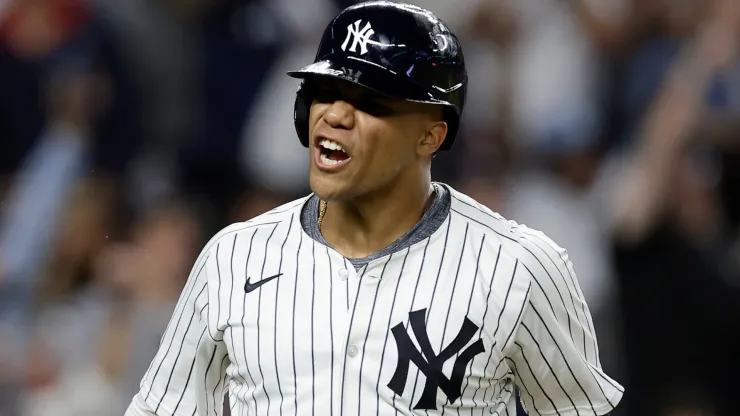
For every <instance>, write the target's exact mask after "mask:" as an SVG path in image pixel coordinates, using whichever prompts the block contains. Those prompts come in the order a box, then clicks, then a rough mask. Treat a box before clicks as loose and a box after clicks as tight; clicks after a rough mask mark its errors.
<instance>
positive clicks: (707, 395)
mask: <svg viewBox="0 0 740 416" xmlns="http://www.w3.org/2000/svg"><path fill="white" fill-rule="evenodd" d="M694 6H697V7H701V8H703V7H705V6H709V7H707V9H706V14H702V13H700V11H701V10H699V9H697V10H696V13H694V14H683V13H676V14H666V15H665V16H666V17H670V18H672V19H671V20H670V21H668V22H665V24H666V27H667V28H672V30H671V31H666V32H665V33H672V34H673V35H674V36H673V39H679V40H680V37H679V38H677V37H676V36H675V35H676V34H677V33H681V34H684V35H685V34H687V33H692V35H691V36H690V37H689V40H688V41H686V42H679V43H676V44H677V45H678V46H679V47H678V48H677V49H678V51H679V55H678V56H677V57H675V55H674V56H666V55H660V54H658V53H656V49H653V50H652V54H650V55H648V57H653V58H656V57H657V58H662V59H660V60H656V59H652V60H649V61H648V62H653V65H654V63H655V62H667V65H664V66H665V67H667V68H668V69H669V70H668V71H667V72H666V73H664V74H663V73H660V72H659V74H660V76H659V79H658V80H653V83H652V84H651V83H647V84H646V83H645V82H644V81H645V78H644V76H642V77H639V78H637V80H642V81H643V82H642V83H640V84H637V85H635V86H634V88H629V86H628V87H627V88H625V89H626V90H628V91H645V90H648V91H650V90H652V91H656V95H655V97H654V98H652V99H651V100H650V101H652V103H651V104H650V106H649V109H648V111H647V113H646V115H645V116H644V117H640V120H639V121H640V123H639V126H640V128H639V130H636V135H635V136H634V137H635V140H636V142H635V143H632V144H631V145H630V146H629V157H628V159H627V164H626V166H625V169H624V170H623V171H621V172H617V178H618V180H617V184H616V187H615V188H614V192H613V198H612V201H613V224H612V227H613V238H614V248H615V249H614V255H615V264H616V270H617V273H618V275H619V282H620V284H621V293H622V295H623V310H624V312H625V315H624V319H625V344H626V354H627V358H628V364H629V369H628V370H629V374H628V375H629V381H628V383H627V384H628V387H627V391H628V392H629V393H628V394H627V395H625V399H626V400H625V408H626V411H627V412H628V414H630V415H643V414H644V415H679V414H685V412H687V411H691V412H693V413H692V414H697V415H731V414H735V413H736V409H735V407H736V406H735V398H734V395H735V394H736V392H737V390H738V387H740V386H738V383H737V377H736V374H737V371H738V369H739V368H740V367H739V366H738V364H739V363H738V359H737V347H738V334H739V331H740V321H738V317H740V310H739V309H738V307H737V305H738V302H739V301H740V290H738V286H737V283H738V281H740V280H739V279H740V267H738V265H739V263H738V257H737V254H736V253H733V252H732V250H731V249H732V244H731V243H732V241H733V239H736V238H737V230H733V229H732V228H730V227H728V226H727V225H728V223H727V222H726V216H725V210H724V208H725V207H724V206H723V205H722V201H721V199H720V197H719V195H720V194H719V193H718V188H717V179H718V178H720V177H719V176H718V175H717V173H718V171H717V165H716V164H714V160H713V158H711V157H709V158H707V157H706V156H707V155H709V156H711V155H712V153H713V150H714V149H715V147H716V145H717V143H721V142H722V141H721V140H717V139H718V136H716V135H714V134H710V131H708V130H705V129H703V128H702V127H703V125H704V124H705V121H706V120H707V119H706V115H707V111H706V110H707V108H708V106H707V99H706V97H707V92H709V91H710V90H711V88H710V87H711V85H712V81H713V79H714V78H715V77H716V75H717V74H719V73H721V71H722V70H723V69H724V68H727V67H728V66H729V65H731V64H732V63H733V62H735V61H736V60H737V58H738V52H740V4H739V3H737V2H735V1H732V0H716V1H713V2H709V3H706V4H705V3H694ZM686 15H692V16H698V17H700V18H701V19H700V20H699V21H698V22H694V23H693V24H690V23H689V21H688V20H684V19H678V18H677V17H681V16H686ZM674 18H675V20H674ZM692 28H693V30H692ZM678 29H681V31H680V32H679V30H678ZM663 45H665V43H664V44H663ZM659 50H660V49H658V50H657V51H659ZM666 58H669V59H666ZM651 68H652V69H655V68H654V67H651V66H643V67H642V69H641V70H640V69H639V67H638V71H637V72H636V73H638V72H639V74H640V75H644V74H645V73H646V70H648V69H651ZM651 87H653V88H651ZM643 108H644V107H643ZM633 114H636V115H639V111H635V112H633ZM707 150H709V151H708V152H707Z"/></svg>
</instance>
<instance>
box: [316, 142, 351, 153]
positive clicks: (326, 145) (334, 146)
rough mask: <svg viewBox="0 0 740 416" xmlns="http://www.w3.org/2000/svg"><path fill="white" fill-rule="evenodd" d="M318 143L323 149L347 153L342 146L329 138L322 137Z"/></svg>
mask: <svg viewBox="0 0 740 416" xmlns="http://www.w3.org/2000/svg"><path fill="white" fill-rule="evenodd" d="M319 145H320V146H321V147H323V148H325V149H329V150H340V151H342V152H345V153H347V152H346V151H345V150H344V148H343V147H342V146H340V145H339V143H337V142H335V141H331V140H329V139H323V140H321V142H319Z"/></svg>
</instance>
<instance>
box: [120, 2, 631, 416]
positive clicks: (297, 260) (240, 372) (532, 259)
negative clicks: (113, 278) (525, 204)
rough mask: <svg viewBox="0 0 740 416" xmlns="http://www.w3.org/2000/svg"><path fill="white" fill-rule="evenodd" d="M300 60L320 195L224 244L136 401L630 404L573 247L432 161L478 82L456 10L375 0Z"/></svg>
mask: <svg viewBox="0 0 740 416" xmlns="http://www.w3.org/2000/svg"><path fill="white" fill-rule="evenodd" d="M289 75H290V76H293V77H296V78H300V79H302V80H303V82H302V84H301V87H300V89H299V90H298V92H297V97H296V103H295V126H296V130H297V132H298V137H299V139H300V141H301V143H302V144H303V145H304V146H306V147H307V148H308V149H309V155H310V158H311V167H310V184H311V188H312V191H313V193H312V194H311V195H310V196H307V197H305V198H302V199H300V200H297V201H294V202H291V203H289V204H286V205H284V206H281V207H279V208H276V209H274V210H272V211H269V212H267V213H265V214H263V215H260V216H258V217H256V218H253V219H251V220H249V221H246V222H244V223H239V224H234V225H231V226H229V227H227V228H226V229H224V230H223V231H221V232H220V233H218V234H217V235H216V236H215V237H214V238H213V239H212V240H211V241H210V242H209V243H208V244H207V245H206V247H205V248H204V249H203V251H202V253H201V255H200V257H199V258H198V260H197V261H196V263H195V265H194V267H193V270H192V273H191V275H190V277H189V279H188V283H187V284H186V286H185V288H184V290H183V293H182V296H181V299H180V301H179V303H178V304H177V307H176V309H175V312H174V315H173V317H172V320H171V322H170V324H169V326H168V327H167V329H166V331H165V334H164V336H163V338H162V340H161V345H160V348H159V352H158V353H157V354H156V356H155V357H154V360H153V361H152V363H151V366H150V367H149V369H148V371H147V372H146V374H145V375H144V378H143V380H142V382H141V390H140V391H139V393H138V394H137V395H136V396H135V397H134V398H133V401H132V403H131V405H130V408H129V410H128V412H127V415H129V416H144V415H162V416H170V415H182V416H190V415H221V414H222V409H223V397H224V393H225V392H226V393H228V395H229V402H230V403H231V414H232V415H257V416H260V415H322V416H324V415H337V416H341V415H346V416H349V415H352V416H356V415H375V416H381V415H383V416H387V415H398V414H401V415H412V414H413V415H441V414H445V413H446V414H456V415H483V414H497V415H510V416H514V415H515V412H516V401H517V394H516V392H517V391H519V396H520V397H521V400H522V402H523V405H524V406H525V408H526V409H527V411H528V412H529V414H532V415H535V414H540V415H603V414H606V413H608V412H609V411H611V410H612V409H613V408H614V407H615V406H616V405H617V403H618V402H619V400H620V399H621V397H622V393H623V389H622V387H621V386H620V385H619V384H618V383H616V382H615V381H613V380H612V379H611V378H609V376H607V375H606V374H604V372H603V371H602V370H601V367H600V363H599V352H598V347H597V342H596V338H595V335H594V330H593V325H592V322H591V317H590V314H589V310H588V307H587V305H586V303H585V302H584V299H583V294H582V293H581V290H580V288H579V286H578V282H577V280H576V276H575V272H574V270H573V265H572V264H571V262H570V261H569V260H568V257H567V254H566V252H565V250H563V249H562V248H560V247H558V246H557V245H556V244H555V243H554V242H552V241H551V240H550V239H548V238H547V237H546V236H545V235H543V234H542V233H540V232H537V231H534V230H531V229H529V228H527V227H525V226H523V225H518V224H516V223H514V222H511V221H507V220H506V219H504V218H502V217H501V216H500V215H498V214H496V213H494V212H492V211H491V210H489V209H488V208H486V207H484V206H482V205H480V204H479V203H477V202H476V201H474V200H472V199H471V198H469V197H468V196H466V195H464V194H462V193H460V192H458V191H456V190H455V189H453V188H452V187H450V186H448V185H446V184H442V183H437V182H432V180H431V178H430V164H431V161H432V157H433V156H434V154H435V153H436V152H438V151H446V150H448V149H450V148H451V146H452V144H453V142H454V139H455V136H456V134H457V132H458V128H459V121H460V116H461V113H462V111H463V103H464V100H465V91H466V83H467V77H466V71H465V64H464V59H463V53H462V48H461V46H460V43H459V42H458V40H457V38H456V37H455V35H454V34H453V33H451V32H450V30H449V29H448V28H447V26H446V25H445V24H444V23H443V22H441V21H440V20H439V19H438V18H437V17H436V16H435V15H433V14H432V13H431V12H429V11H427V10H423V9H420V8H418V7H415V6H410V5H406V4H402V3H392V2H387V1H371V2H366V3H361V4H359V5H355V6H352V7H349V8H347V9H345V10H344V11H342V12H341V13H340V14H339V15H338V16H337V17H336V18H335V19H334V20H332V22H331V23H330V24H329V26H328V27H327V29H326V31H325V33H324V36H323V38H322V40H321V44H320V46H319V49H318V53H317V55H316V60H315V62H314V63H313V64H311V65H309V66H307V67H305V68H303V69H301V70H299V71H295V72H291V73H289Z"/></svg>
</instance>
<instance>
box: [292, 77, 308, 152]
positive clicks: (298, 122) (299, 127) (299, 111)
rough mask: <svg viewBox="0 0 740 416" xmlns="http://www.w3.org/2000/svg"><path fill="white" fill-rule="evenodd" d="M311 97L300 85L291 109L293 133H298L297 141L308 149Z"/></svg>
mask: <svg viewBox="0 0 740 416" xmlns="http://www.w3.org/2000/svg"><path fill="white" fill-rule="evenodd" d="M312 101H313V97H312V96H311V94H310V93H309V91H308V89H307V88H306V87H305V85H303V84H301V86H300V87H298V91H297V92H296V96H295V105H294V107H293V122H294V124H295V131H296V133H298V140H300V142H301V144H302V145H303V146H304V147H308V121H309V117H310V115H311V102H312Z"/></svg>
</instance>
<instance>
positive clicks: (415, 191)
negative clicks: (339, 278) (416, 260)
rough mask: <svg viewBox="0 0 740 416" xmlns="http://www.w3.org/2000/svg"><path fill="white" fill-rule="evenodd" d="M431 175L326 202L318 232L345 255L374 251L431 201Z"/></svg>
mask: <svg viewBox="0 0 740 416" xmlns="http://www.w3.org/2000/svg"><path fill="white" fill-rule="evenodd" d="M432 195H433V188H432V184H431V178H429V177H426V178H425V180H419V181H416V182H415V183H414V184H413V186H407V185H405V184H403V183H396V184H393V185H391V187H390V188H389V189H383V190H380V191H377V192H375V193H373V194H370V195H363V196H362V197H359V198H354V199H352V200H343V201H331V202H328V203H327V207H326V214H325V215H324V219H323V223H322V229H321V232H322V234H323V235H324V238H325V239H326V241H327V242H328V243H329V244H331V246H332V247H334V249H335V250H337V251H338V252H340V253H341V254H342V255H343V256H345V257H347V258H362V257H367V256H369V255H371V254H373V253H376V252H378V251H380V250H382V249H384V248H385V247H387V246H389V245H390V244H391V243H393V242H394V241H396V240H397V239H399V238H400V237H401V236H403V235H404V234H406V233H407V232H408V231H409V230H410V229H411V228H413V227H414V225H416V223H417V222H419V220H420V219H421V217H422V216H423V215H424V212H425V211H426V210H427V209H428V208H429V205H431V202H432V200H433V199H432Z"/></svg>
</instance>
